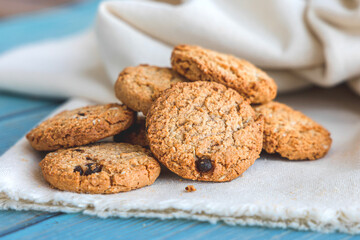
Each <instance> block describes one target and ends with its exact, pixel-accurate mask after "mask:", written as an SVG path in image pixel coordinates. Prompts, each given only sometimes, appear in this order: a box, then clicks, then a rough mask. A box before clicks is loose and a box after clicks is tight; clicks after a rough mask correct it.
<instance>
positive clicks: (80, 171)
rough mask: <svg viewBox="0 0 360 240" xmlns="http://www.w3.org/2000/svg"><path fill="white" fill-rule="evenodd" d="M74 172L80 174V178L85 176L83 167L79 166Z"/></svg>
mask: <svg viewBox="0 0 360 240" xmlns="http://www.w3.org/2000/svg"><path fill="white" fill-rule="evenodd" d="M74 172H79V173H80V176H82V175H83V174H84V171H83V170H82V168H81V166H79V165H78V166H76V167H75V168H74Z"/></svg>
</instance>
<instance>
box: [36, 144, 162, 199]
mask: <svg viewBox="0 0 360 240" xmlns="http://www.w3.org/2000/svg"><path fill="white" fill-rule="evenodd" d="M150 154H151V153H150V151H148V150H145V149H144V148H142V147H140V146H136V145H130V144H126V143H98V144H93V145H89V146H83V147H76V148H69V149H60V150H58V151H56V152H51V153H49V154H47V155H46V157H45V158H44V159H43V160H42V161H41V162H40V167H41V170H42V173H43V176H44V178H45V180H46V181H47V182H49V183H50V185H52V186H53V187H55V188H57V189H60V190H64V191H71V192H78V193H92V194H107V193H117V192H125V191H130V190H132V189H137V188H141V187H144V186H147V185H151V184H152V183H154V181H155V180H156V178H157V177H158V176H159V174H160V165H159V163H158V162H157V161H156V160H155V159H154V158H152V157H151V156H150Z"/></svg>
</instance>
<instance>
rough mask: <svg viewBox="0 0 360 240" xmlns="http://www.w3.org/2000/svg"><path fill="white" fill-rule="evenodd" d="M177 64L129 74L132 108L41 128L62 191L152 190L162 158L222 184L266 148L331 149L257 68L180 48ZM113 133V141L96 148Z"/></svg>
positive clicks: (88, 110) (78, 115) (317, 154)
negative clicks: (280, 98)
mask: <svg viewBox="0 0 360 240" xmlns="http://www.w3.org/2000/svg"><path fill="white" fill-rule="evenodd" d="M171 65H172V68H162V67H156V66H149V65H139V66H137V67H128V68H125V69H124V70H123V71H122V72H121V73H120V75H119V78H118V80H117V82H116V84H115V94H116V96H117V98H118V99H119V100H120V101H121V102H122V103H123V104H125V105H118V104H108V105H101V106H100V105H99V106H90V107H85V108H80V109H76V110H72V111H65V112H62V113H60V114H58V115H56V116H55V117H53V118H51V119H49V120H47V121H45V122H43V123H41V124H40V125H39V126H38V127H36V128H35V129H33V130H32V131H31V132H30V133H29V134H28V135H27V138H28V140H29V141H30V143H31V145H32V146H33V147H34V148H35V149H36V150H39V151H54V150H56V151H55V152H51V153H49V154H47V155H46V157H45V158H44V159H43V160H42V161H41V162H40V166H41V169H42V172H43V175H44V178H45V179H46V180H47V181H48V182H49V183H50V184H51V185H52V186H54V187H55V188H58V189H61V190H67V191H74V192H80V193H115V192H121V191H128V190H132V189H136V188H140V187H143V186H146V185H150V184H152V183H153V182H154V181H155V180H156V178H157V177H158V176H159V173H160V166H159V164H158V162H157V161H159V162H160V163H162V164H163V165H164V166H165V167H167V168H168V169H169V170H171V171H172V172H174V173H176V174H177V175H179V176H181V177H183V178H186V179H192V180H199V181H211V182H223V181H231V180H233V179H235V178H237V177H238V176H240V175H241V174H242V173H243V172H244V171H246V170H247V169H248V168H249V167H250V166H251V165H252V164H254V162H255V160H256V159H257V158H259V155H260V152H261V150H262V149H264V150H265V151H266V152H268V153H278V154H280V155H281V156H282V157H284V158H287V159H289V160H305V159H309V160H314V159H318V158H321V157H323V156H324V155H325V154H326V153H327V152H328V150H329V148H330V145H331V138H330V134H329V132H328V131H327V130H326V129H325V128H323V127H322V126H321V125H319V124H317V123H316V122H315V121H313V120H311V119H310V118H308V117H307V116H305V115H304V114H302V113H300V112H298V111H295V110H293V109H291V108H290V107H288V106H286V105H285V104H282V103H278V102H275V101H273V99H274V98H275V97H276V92H277V86H276V84H275V82H274V80H273V79H272V78H270V77H269V76H268V75H267V74H266V73H265V72H263V71H262V70H260V69H258V68H256V67H255V66H254V65H252V64H251V63H249V62H247V61H245V60H242V59H238V58H235V57H233V56H231V55H227V54H222V53H218V52H215V51H211V50H208V49H204V48H201V47H198V46H189V45H179V46H177V47H175V48H174V50H173V52H172V55H171ZM130 109H131V110H130ZM135 112H139V113H138V114H135ZM141 113H142V114H143V115H141ZM145 116H146V117H145ZM114 135H115V136H114ZM108 136H114V142H111V143H109V142H108V143H95V142H97V141H99V140H100V139H103V138H106V137H108ZM90 143H92V144H91V145H87V144H90ZM85 145H86V146H85ZM147 148H149V149H150V151H149V150H147Z"/></svg>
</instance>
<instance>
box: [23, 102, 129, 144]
mask: <svg viewBox="0 0 360 240" xmlns="http://www.w3.org/2000/svg"><path fill="white" fill-rule="evenodd" d="M134 114H135V113H134V112H133V111H132V110H130V109H128V108H127V107H126V106H124V105H119V104H115V103H113V104H106V105H95V106H88V107H82V108H78V109H74V110H70V111H63V112H61V113H59V114H57V115H55V116H54V117H51V118H50V119H48V120H45V121H44V122H42V123H41V124H40V125H39V126H37V127H35V128H34V129H32V130H31V131H30V132H29V133H28V134H27V135H26V138H27V139H28V141H29V142H30V144H31V146H32V147H33V148H35V149H36V150H39V151H52V150H57V149H60V148H68V147H74V146H81V145H86V144H89V143H93V142H97V141H99V140H101V139H103V138H106V137H109V136H113V135H115V134H117V133H119V132H121V131H123V130H125V129H127V128H128V127H130V125H131V124H132V122H133V120H134Z"/></svg>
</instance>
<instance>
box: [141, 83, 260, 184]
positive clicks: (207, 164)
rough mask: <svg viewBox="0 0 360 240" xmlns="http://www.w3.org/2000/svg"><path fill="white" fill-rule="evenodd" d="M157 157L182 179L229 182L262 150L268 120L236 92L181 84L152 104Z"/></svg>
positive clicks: (150, 127) (151, 135)
mask: <svg viewBox="0 0 360 240" xmlns="http://www.w3.org/2000/svg"><path fill="white" fill-rule="evenodd" d="M146 127H147V137H148V141H149V145H150V149H151V151H152V152H153V154H154V155H155V157H156V158H157V159H158V160H159V161H160V162H161V163H163V164H164V165H165V166H166V167H167V168H168V169H169V170H171V171H172V172H174V173H176V174H177V175H179V176H181V177H183V178H187V179H192V180H200V181H214V182H223V181H230V180H232V179H234V178H236V177H238V176H239V175H241V174H242V173H243V172H244V171H245V170H247V169H248V168H249V167H250V166H251V165H252V164H253V163H254V161H255V159H257V158H258V157H259V154H260V151H261V149H262V139H263V119H262V118H259V119H256V115H255V112H254V110H253V109H252V108H251V106H250V105H249V103H248V101H246V100H244V98H243V97H241V96H240V94H239V93H237V92H236V91H235V90H233V89H230V88H227V87H225V86H224V85H222V84H219V83H214V82H203V81H198V82H184V83H177V84H176V85H174V86H173V87H172V88H170V89H168V90H165V91H164V92H163V94H161V96H160V97H159V98H158V99H157V100H156V101H155V102H154V103H153V105H152V106H151V108H150V110H149V112H148V115H147V117H146Z"/></svg>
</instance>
